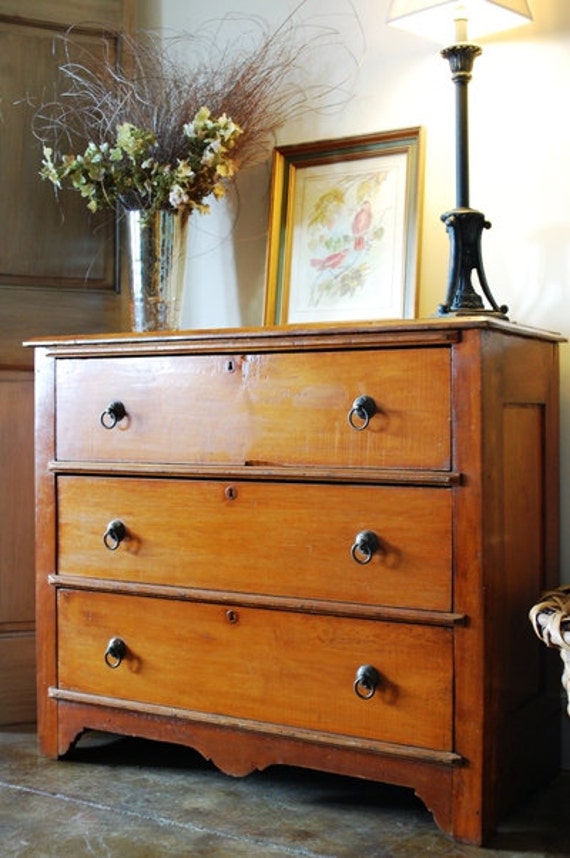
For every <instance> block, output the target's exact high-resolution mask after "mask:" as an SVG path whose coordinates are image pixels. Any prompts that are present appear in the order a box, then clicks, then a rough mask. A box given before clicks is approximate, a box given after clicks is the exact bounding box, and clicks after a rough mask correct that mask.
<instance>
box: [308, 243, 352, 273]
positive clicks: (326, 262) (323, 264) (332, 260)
mask: <svg viewBox="0 0 570 858" xmlns="http://www.w3.org/2000/svg"><path fill="white" fill-rule="evenodd" d="M347 253H348V248H346V249H345V250H339V251H337V253H331V254H329V256H325V258H324V259H311V265H312V266H313V268H317V269H318V270H319V271H325V270H326V269H328V268H338V267H339V265H342V263H343V262H344V259H345V256H346V254H347Z"/></svg>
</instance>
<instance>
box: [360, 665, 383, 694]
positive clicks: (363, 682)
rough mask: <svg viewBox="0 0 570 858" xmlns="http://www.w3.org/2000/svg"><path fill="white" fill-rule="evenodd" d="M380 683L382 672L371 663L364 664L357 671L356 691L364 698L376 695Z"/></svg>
mask: <svg viewBox="0 0 570 858" xmlns="http://www.w3.org/2000/svg"><path fill="white" fill-rule="evenodd" d="M378 685H380V674H379V673H378V671H377V670H376V668H375V667H372V665H371V664H363V665H361V666H360V667H359V668H358V670H357V671H356V679H355V680H354V693H355V694H356V696H357V697H360V698H361V699H362V700H370V698H371V697H374V693H375V691H376V688H377V686H378Z"/></svg>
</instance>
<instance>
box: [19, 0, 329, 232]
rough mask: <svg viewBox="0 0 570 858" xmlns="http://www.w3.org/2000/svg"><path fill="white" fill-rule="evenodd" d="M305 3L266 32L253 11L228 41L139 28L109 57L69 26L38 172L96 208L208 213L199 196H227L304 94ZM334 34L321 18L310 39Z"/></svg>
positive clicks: (45, 119)
mask: <svg viewBox="0 0 570 858" xmlns="http://www.w3.org/2000/svg"><path fill="white" fill-rule="evenodd" d="M304 2H305V0H302V2H301V3H300V4H299V6H298V7H297V9H296V10H294V12H293V13H292V14H291V15H290V16H289V17H288V18H287V19H286V21H285V22H284V24H282V25H281V26H280V27H279V28H278V29H277V30H276V31H274V32H268V30H267V28H266V27H265V26H264V25H262V24H261V22H259V21H257V20H256V21H255V26H256V28H257V36H258V38H257V39H254V40H253V44H252V45H251V46H250V47H249V48H247V47H246V48H244V47H243V45H241V46H240V48H239V49H238V50H233V51H230V50H229V49H228V48H227V47H226V48H224V47H218V46H217V44H216V39H215V34H214V36H212V34H211V32H210V33H208V34H207V37H206V35H205V34H204V33H199V34H191V35H189V34H183V35H180V36H176V37H174V38H171V39H164V38H160V37H159V36H158V35H152V34H139V35H137V36H136V37H128V36H125V37H123V38H122V39H121V56H120V63H117V58H116V57H115V56H113V55H112V53H111V51H110V50H109V47H108V42H105V41H104V39H103V38H102V41H101V46H100V47H101V49H100V50H98V51H90V50H88V49H87V48H86V47H85V43H83V44H82V43H81V40H80V39H78V38H76V37H75V35H74V33H73V32H71V33H69V34H67V36H66V37H65V45H66V62H64V63H63V64H62V65H61V66H60V72H61V75H62V80H63V84H64V86H63V89H62V92H61V94H60V95H59V96H58V97H57V98H56V99H55V100H54V101H53V102H51V103H49V104H46V105H43V106H42V107H41V108H40V109H39V110H38V111H37V113H36V117H35V122H34V131H35V134H36V137H37V138H38V139H39V140H40V141H41V143H42V145H43V155H44V157H43V162H42V167H41V172H40V174H41V176H42V177H43V178H44V179H48V180H50V181H51V182H52V183H53V184H54V185H55V186H56V188H61V187H63V186H70V187H71V188H73V189H75V190H76V191H79V193H81V195H82V196H83V197H85V198H86V200H87V204H88V207H89V209H90V210H92V211H98V210H99V209H101V208H114V207H116V206H117V204H119V205H122V206H123V207H124V208H125V209H139V210H143V211H144V212H145V213H148V216H150V215H151V213H153V212H156V211H159V210H172V211H179V212H185V213H189V212H190V211H192V210H193V209H197V210H199V211H201V212H207V211H208V206H207V204H206V203H205V202H204V200H205V199H206V198H207V197H208V196H209V195H210V194H213V195H214V196H215V197H221V196H223V194H224V192H225V187H226V184H227V182H228V180H229V179H231V178H232V177H233V176H234V174H235V172H236V170H237V169H238V168H242V167H243V166H245V165H247V164H251V163H254V162H255V160H256V159H258V158H259V157H260V156H262V155H265V156H266V154H267V148H268V142H269V141H270V140H271V139H272V135H273V134H274V133H275V131H276V129H278V128H279V127H280V126H281V125H282V124H283V123H284V122H285V121H286V120H287V119H288V118H289V117H290V116H292V115H294V114H295V112H296V111H298V110H299V109H301V107H302V104H303V102H304V101H306V99H307V93H306V92H303V91H302V90H301V89H300V88H299V87H298V86H297V85H295V75H296V73H297V71H298V69H299V68H301V67H302V64H303V62H304V61H305V59H306V55H307V53H308V51H310V50H311V49H313V48H314V44H312V43H311V41H309V42H308V41H307V40H306V39H305V40H304V41H303V40H301V41H299V39H297V38H295V33H294V30H295V24H294V15H295V13H296V12H298V10H299V8H300V7H301V6H303V5H304ZM331 33H333V31H332V30H331V29H330V28H328V27H327V28H325V27H323V28H322V30H321V32H320V33H317V34H316V36H314V38H315V39H316V40H317V41H318V40H322V39H323V38H324V39H325V40H330V36H331ZM333 37H334V36H333ZM249 41H250V43H251V41H252V40H251V38H250V40H249ZM330 89H332V87H331V88H330ZM321 95H322V93H321ZM81 150H83V151H81ZM74 153H75V154H74ZM77 153H78V154H77Z"/></svg>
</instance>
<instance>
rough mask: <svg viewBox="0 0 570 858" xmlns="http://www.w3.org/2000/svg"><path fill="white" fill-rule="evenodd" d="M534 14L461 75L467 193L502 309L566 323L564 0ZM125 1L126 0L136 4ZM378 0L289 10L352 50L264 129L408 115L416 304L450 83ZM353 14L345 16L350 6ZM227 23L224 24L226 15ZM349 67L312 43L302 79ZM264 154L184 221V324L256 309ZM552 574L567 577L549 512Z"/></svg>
mask: <svg viewBox="0 0 570 858" xmlns="http://www.w3.org/2000/svg"><path fill="white" fill-rule="evenodd" d="M529 3H530V6H531V8H532V10H533V12H534V16H535V21H534V23H532V24H530V25H527V26H525V27H522V28H520V29H518V30H515V31H511V32H509V33H504V34H502V35H501V36H497V37H495V38H494V39H491V40H487V41H486V42H485V43H484V45H483V47H484V52H483V56H482V57H480V58H479V59H478V60H477V61H476V63H475V73H474V78H473V81H472V84H471V86H470V96H469V97H470V124H471V204H472V206H473V207H474V208H478V209H480V210H481V211H483V212H484V213H485V215H486V216H487V217H488V218H489V220H490V221H491V222H492V229H491V230H489V231H487V232H485V234H484V237H483V257H484V264H485V270H486V273H487V278H488V280H489V283H490V286H491V289H492V291H493V292H494V294H495V297H496V299H497V300H498V301H499V302H500V303H503V302H504V303H507V304H508V305H509V306H510V308H511V318H512V320H514V321H515V322H518V323H521V324H528V325H536V326H540V327H546V328H549V329H551V330H557V331H560V332H562V333H563V334H564V335H565V336H569V335H570V300H569V292H570V119H569V118H568V109H567V103H568V82H569V81H570V3H568V2H567V0H529ZM137 5H139V4H137ZM296 5H297V0H272V2H271V3H268V2H267V0H209V2H208V3H203V2H198V0H184V2H181V0H144V2H140V5H139V9H140V15H141V23H142V24H143V25H144V24H145V21H146V25H148V26H162V27H163V28H165V30H166V31H169V30H178V29H182V30H193V29H195V28H196V26H198V25H199V24H200V22H202V21H204V20H206V19H211V18H213V17H218V16H220V17H221V16H223V15H224V14H226V13H228V12H232V11H237V12H238V13H241V14H243V15H250V14H251V15H254V14H255V15H260V16H262V17H264V18H267V19H268V20H269V21H270V22H271V24H272V25H275V24H277V23H278V22H280V21H281V20H282V19H283V18H284V17H285V16H286V15H287V13H288V12H290V11H291V10H292V9H293V8H295V7H296ZM388 5H389V2H388V0H353V2H352V9H353V10H354V11H353V12H352V11H351V4H350V3H349V2H348V0H329V2H328V3H327V4H326V9H327V12H326V13H325V12H322V11H321V10H322V9H323V4H322V0H307V2H306V4H305V7H304V9H303V12H302V14H301V17H302V18H304V19H306V20H309V19H313V20H315V16H317V17H318V16H319V15H320V17H318V20H319V21H320V22H321V23H322V22H324V23H329V22H330V23H331V24H332V26H334V27H336V28H338V29H339V30H340V32H341V34H342V41H343V43H344V44H345V46H346V47H348V48H350V49H351V50H352V51H353V53H354V55H355V56H356V57H357V59H358V61H359V68H358V71H357V74H356V75H355V76H353V78H352V80H351V82H350V85H349V86H348V89H347V96H346V98H345V99H344V103H343V105H342V107H341V108H340V109H338V110H332V111H329V112H328V113H322V112H315V113H313V114H311V115H308V116H305V117H301V118H298V119H296V120H295V121H291V122H290V123H289V124H288V125H287V126H286V127H284V128H283V129H282V130H281V132H280V133H279V137H278V141H277V142H278V143H291V142H298V141H305V140H312V139H319V138H327V137H340V136H346V135H356V134H364V133H369V132H373V131H382V130H389V129H396V128H403V127H407V126H414V125H422V126H423V127H424V128H425V131H426V159H425V181H424V200H423V216H422V230H423V240H422V259H421V266H420V271H419V313H420V315H423V316H428V315H430V314H431V313H432V312H433V311H434V310H435V308H436V306H437V304H438V303H439V302H440V301H441V300H442V298H443V296H444V292H445V284H446V279H447V266H448V238H447V235H446V233H445V229H444V227H443V225H442V224H441V222H440V219H439V216H440V214H441V213H442V212H444V211H447V210H448V209H449V208H451V207H453V205H454V202H455V191H454V165H453V161H454V93H453V85H452V83H451V81H450V77H449V69H448V66H447V64H446V63H445V62H444V61H443V60H442V59H441V58H440V57H439V54H438V46H437V45H435V44H433V43H430V42H427V41H423V40H422V39H419V38H417V37H414V36H411V35H408V34H405V33H402V32H400V31H397V30H394V29H392V28H388V27H387V26H386V25H385V23H384V21H385V17H386V12H387V8H388ZM355 14H356V18H355ZM234 26H237V24H235V25H234ZM343 71H350V72H351V73H353V72H354V68H353V66H352V65H351V64H350V62H349V61H348V59H347V53H346V52H342V51H338V52H336V54H335V55H333V54H332V53H331V51H328V52H323V53H322V54H321V55H319V54H318V53H317V54H316V55H315V56H314V62H312V63H311V67H310V68H308V69H307V83H315V82H319V81H326V80H328V79H330V76H331V74H332V75H333V76H334V75H335V74H337V75H338V77H339V79H340V78H342V77H344V73H343ZM268 183H269V168H268V166H267V165H264V166H262V167H260V168H259V169H256V170H255V171H253V172H252V173H250V174H247V173H244V174H242V176H241V177H240V181H239V196H238V197H236V196H234V197H232V198H231V199H230V200H229V201H228V203H227V204H221V205H219V206H217V207H216V210H215V213H214V214H213V215H212V216H210V217H207V218H196V219H195V221H194V222H193V229H192V238H191V249H192V259H193V269H192V271H191V274H190V278H191V287H190V286H189V287H188V290H187V300H186V307H185V322H186V324H187V325H188V326H191V327H204V326H227V325H240V324H247V325H251V324H259V323H260V322H261V313H262V303H263V288H264V285H263V283H264V280H263V278H264V261H265V249H266V224H267V200H268ZM569 380H570V350H569V348H568V346H564V347H563V349H562V514H563V523H564V522H567V521H568V518H569V515H570V383H569ZM562 552H563V553H562V557H563V565H562V578H563V580H564V581H566V582H570V538H569V536H568V528H567V527H565V526H563V544H562Z"/></svg>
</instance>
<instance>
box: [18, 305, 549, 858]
mask: <svg viewBox="0 0 570 858" xmlns="http://www.w3.org/2000/svg"><path fill="white" fill-rule="evenodd" d="M34 345H35V346H36V379H37V382H36V396H37V403H36V404H37V408H36V443H37V513H38V521H37V622H38V642H39V646H38V669H39V741H40V748H41V751H42V753H44V754H47V755H50V756H58V755H63V754H65V752H66V751H67V750H68V749H69V747H70V745H71V743H73V741H74V740H75V739H76V738H77V737H78V735H79V734H80V733H81V732H82V731H83V730H84V729H86V728H93V729H98V730H106V731H111V732H115V733H119V734H129V735H137V736H144V737H149V738H156V739H161V740H165V741H171V742H176V743H181V744H184V745H189V746H192V747H194V748H196V749H197V750H198V751H200V753H201V754H203V755H204V756H205V757H207V758H209V759H211V760H213V762H214V763H215V764H216V765H217V766H218V767H219V768H220V769H222V770H223V771H225V772H227V773H228V774H232V775H246V774H247V773H249V772H251V771H253V770H255V769H262V768H264V767H266V766H268V765H271V764H274V763H283V764H289V765H295V766H304V767H311V768H316V769H322V770H326V771H329V772H336V773H340V774H346V775H352V776H360V777H363V778H369V779H374V780H379V781H386V782H391V783H394V784H400V785H404V786H407V787H412V788H413V789H414V790H415V791H416V792H417V794H418V795H419V796H420V797H421V798H422V800H423V801H424V802H425V804H426V805H427V807H428V808H430V810H431V811H432V812H433V814H434V817H435V819H436V821H437V823H438V825H439V826H440V827H441V828H442V829H443V830H444V831H446V832H449V833H450V834H452V835H453V836H454V837H456V838H457V839H459V840H463V841H466V842H471V843H480V842H482V840H484V838H486V837H487V836H488V835H489V833H490V832H491V831H492V830H493V828H494V826H495V824H496V822H497V820H498V818H499V816H500V815H501V814H502V813H503V812H504V811H505V809H506V808H507V807H508V806H509V805H510V804H511V803H512V802H513V801H514V800H515V799H517V798H519V797H520V796H521V795H522V794H523V793H524V792H525V791H526V790H528V789H529V788H530V787H532V786H535V785H537V784H538V783H540V782H541V781H544V780H545V779H547V778H548V777H549V776H552V775H553V774H554V773H555V772H556V771H557V769H558V762H559V757H558V732H559V731H558V726H559V724H558V717H559V709H560V702H559V700H560V698H559V693H558V679H557V677H556V676H555V677H548V676H547V675H546V669H545V664H544V662H543V659H544V653H543V650H544V649H545V648H544V647H541V646H540V644H539V643H538V642H537V641H536V639H535V638H534V636H533V634H532V629H531V628H530V624H529V623H528V620H527V612H528V609H529V607H530V605H532V604H533V602H534V601H536V597H537V595H538V594H539V593H540V592H541V590H542V589H543V588H545V587H547V586H554V585H555V584H556V583H557V574H558V358H557V337H556V336H555V335H550V334H546V333H542V332H537V331H532V330H528V329H523V328H519V327H518V326H515V325H509V324H508V323H505V322H500V321H494V320H490V319H481V320H478V319H463V320H452V321H449V320H429V321H414V322H405V323H404V322H399V323H386V324H382V325H370V326H365V327H363V328H358V329H356V328H354V327H346V328H338V329H335V330H329V329H323V328H320V329H319V328H304V329H295V328H286V329H284V328H275V329H254V330H247V329H243V330H236V331H218V332H199V333H196V334H191V333H179V334H172V335H167V336H163V335H162V336H158V335H115V336H104V337H82V338H80V339H78V338H76V339H70V338H67V339H58V340H54V341H42V342H36V343H34ZM552 661H554V660H552ZM551 681H553V688H552V691H551V690H550V682H551Z"/></svg>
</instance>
